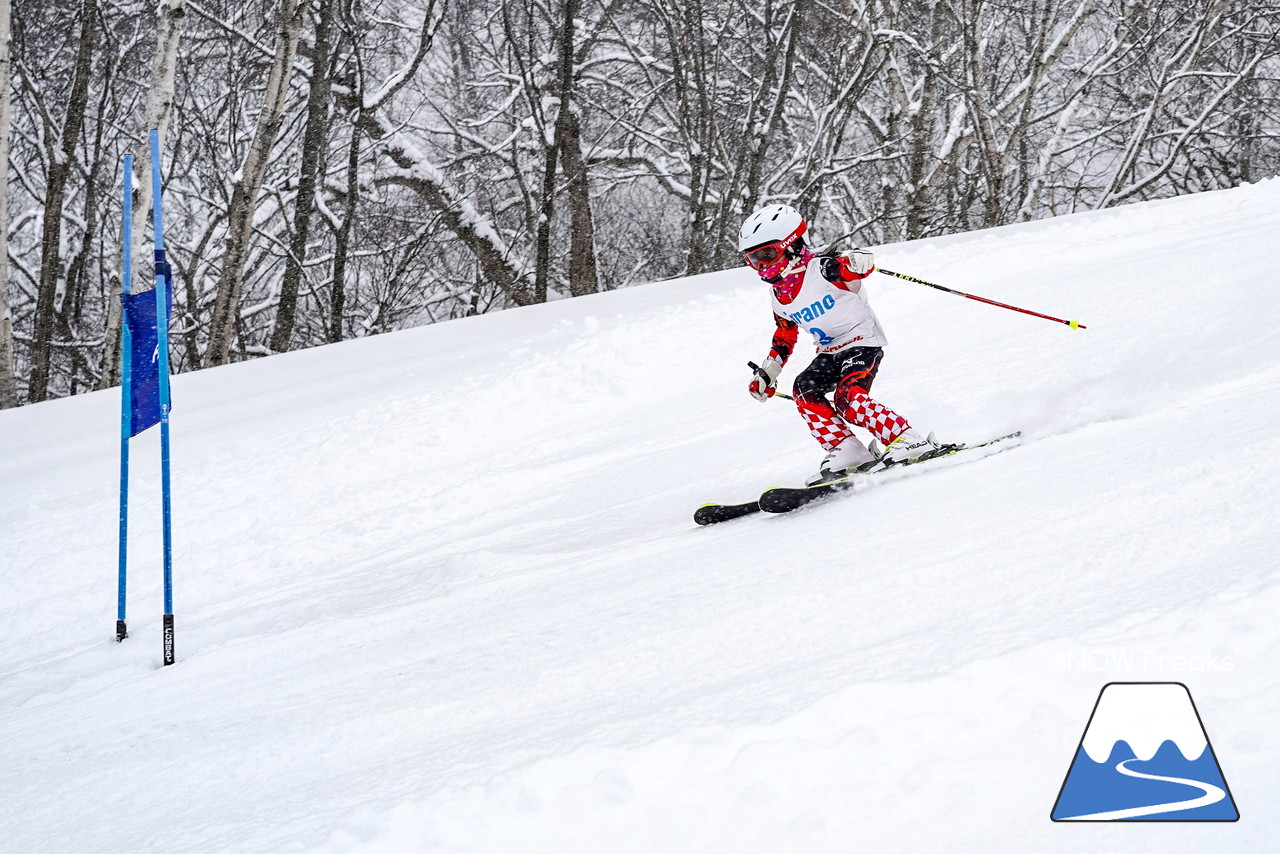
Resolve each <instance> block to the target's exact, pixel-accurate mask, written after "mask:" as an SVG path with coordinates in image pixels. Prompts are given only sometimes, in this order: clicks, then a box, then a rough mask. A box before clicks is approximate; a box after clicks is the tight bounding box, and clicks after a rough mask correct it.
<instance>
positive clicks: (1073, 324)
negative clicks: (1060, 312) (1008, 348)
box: [876, 267, 1089, 329]
mask: <svg viewBox="0 0 1280 854" xmlns="http://www.w3.org/2000/svg"><path fill="white" fill-rule="evenodd" d="M876 269H877V270H879V271H880V272H881V273H884V274H885V275H886V276H896V277H897V278H899V279H905V280H906V281H908V282H915V283H916V284H917V285H925V286H927V287H930V288H936V289H938V290H940V291H946V292H947V293H949V294H955V295H956V296H958V297H968V298H969V299H971V300H977V301H978V302H985V303H986V304H987V305H994V306H997V307H999V308H1007V309H1009V310H1010V311H1020V312H1022V313H1023V314H1029V315H1031V316H1032V317H1043V318H1044V319H1045V320H1052V321H1053V322H1054V323H1061V324H1064V325H1066V326H1070V327H1071V328H1072V329H1088V328H1089V327H1087V326H1085V325H1084V324H1083V323H1081V322H1080V321H1078V320H1063V319H1062V318H1060V317H1050V316H1049V315H1047V314H1041V313H1040V312H1038V311H1031V310H1030V309H1026V308H1018V307H1017V306H1016V305H1007V304H1005V303H1002V302H996V301H995V300H993V299H987V298H986V297H979V296H974V295H973V294H966V293H965V292H963V291H953V290H952V289H951V288H944V287H943V286H942V285H935V284H934V283H933V282H926V281H925V280H924V279H917V278H916V277H915V276H908V275H906V274H905V273H895V272H893V271H892V270H886V269H885V268H884V267H876Z"/></svg>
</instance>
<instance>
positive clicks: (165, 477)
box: [151, 130, 174, 664]
mask: <svg viewBox="0 0 1280 854" xmlns="http://www.w3.org/2000/svg"><path fill="white" fill-rule="evenodd" d="M151 198H152V199H153V202H152V210H153V223H154V226H155V236H156V288H155V292H156V355H157V358H158V359H159V362H160V365H159V367H160V484H161V502H162V505H163V508H164V510H163V516H164V663H165V664H173V662H174V655H173V528H172V524H171V518H170V488H169V307H168V305H167V304H166V303H167V300H166V299H165V297H166V295H167V293H168V291H167V287H168V281H169V279H170V273H169V265H168V263H167V262H166V261H165V257H164V219H163V217H162V216H161V213H160V131H159V130H153V131H151Z"/></svg>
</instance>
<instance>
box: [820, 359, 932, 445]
mask: <svg viewBox="0 0 1280 854" xmlns="http://www.w3.org/2000/svg"><path fill="white" fill-rule="evenodd" d="M883 356H884V350H882V349H881V348H879V347H853V348H851V349H849V350H844V351H842V352H840V353H820V354H819V355H818V357H817V358H815V359H814V360H813V363H812V364H810V365H809V367H807V368H805V369H804V370H803V371H801V372H800V375H799V376H797V377H796V383H795V398H796V408H797V409H799V410H800V415H801V417H803V418H804V420H805V422H806V423H807V424H808V425H809V432H810V433H812V434H813V437H814V438H815V439H817V440H818V444H820V445H822V447H823V448H825V449H826V450H828V451H830V450H832V449H833V448H835V447H836V446H837V445H839V444H840V443H841V442H843V441H844V440H845V439H847V438H849V437H850V436H852V435H853V431H852V430H851V429H850V425H853V426H856V427H862V428H864V429H866V430H868V431H870V432H871V434H872V435H873V436H875V437H876V439H878V440H879V441H880V443H881V444H882V445H888V444H889V443H890V442H892V441H893V440H894V439H896V438H898V437H899V436H901V435H902V434H903V433H905V432H906V430H907V428H908V427H910V426H911V425H909V424H908V423H907V419H905V418H903V417H902V416H901V415H899V414H897V413H896V412H894V411H893V410H891V409H889V408H887V407H886V406H885V405H884V404H882V403H879V402H877V401H875V400H872V399H871V395H870V394H868V392H870V391H871V383H872V382H873V381H874V380H875V378H876V371H878V370H879V369H880V359H881V358H882V357H883ZM832 390H834V391H835V405H834V406H832V404H831V402H829V401H828V400H827V394H828V393H829V392H831V391H832Z"/></svg>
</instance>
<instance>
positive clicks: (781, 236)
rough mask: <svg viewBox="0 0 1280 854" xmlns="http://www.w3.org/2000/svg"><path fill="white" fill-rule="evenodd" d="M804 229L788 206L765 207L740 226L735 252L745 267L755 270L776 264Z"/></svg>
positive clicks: (800, 221) (805, 225)
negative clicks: (737, 252) (736, 251)
mask: <svg viewBox="0 0 1280 854" xmlns="http://www.w3.org/2000/svg"><path fill="white" fill-rule="evenodd" d="M808 228H809V226H808V224H807V223H806V222H805V221H804V217H802V216H800V212H799V211H798V210H796V209H795V208H793V207H791V206H790V205H765V206H764V207H762V208H760V210H758V211H756V212H755V213H753V214H752V215H751V216H749V217H747V219H746V222H744V223H742V230H741V231H740V232H738V251H739V252H741V253H743V255H744V256H745V257H746V260H747V263H748V264H750V265H751V266H752V267H755V268H757V269H759V268H760V267H762V266H767V265H770V264H773V263H776V262H777V261H778V260H779V259H780V258H781V257H782V255H783V253H785V252H786V251H787V249H789V248H790V247H791V245H792V244H793V243H795V242H796V241H797V240H799V239H800V236H801V235H803V234H804V233H805V231H807V230H808ZM748 250H753V251H750V252H749V251H748ZM755 255H759V256H760V257H753V256H755Z"/></svg>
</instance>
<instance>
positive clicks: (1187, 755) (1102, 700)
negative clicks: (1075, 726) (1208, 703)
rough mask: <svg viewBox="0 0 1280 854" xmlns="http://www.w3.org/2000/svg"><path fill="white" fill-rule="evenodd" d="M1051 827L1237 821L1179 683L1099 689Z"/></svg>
mask: <svg viewBox="0 0 1280 854" xmlns="http://www.w3.org/2000/svg"><path fill="white" fill-rule="evenodd" d="M1052 818H1053V820H1054V821H1236V820H1237V819H1238V818H1240V813H1239V811H1238V810H1237V809H1236V804H1235V800H1234V799H1232V797H1231V791H1230V789H1228V788H1227V781H1226V780H1225V779H1224V778H1223V776H1222V769H1221V768H1220V767H1219V766H1218V759H1217V756H1216V755H1215V754H1214V752H1213V747H1212V745H1210V744H1209V737H1208V735H1206V734H1205V731H1204V724H1203V723H1201V721H1200V714H1199V712H1197V711H1196V707H1195V703H1194V702H1192V700H1191V692H1190V691H1188V690H1187V686H1185V685H1183V684H1182V683H1181V682H1112V683H1110V684H1108V685H1105V686H1103V688H1102V693H1101V694H1099V695H1098V702H1097V705H1095V706H1094V707H1093V714H1092V716H1090V718H1089V724H1088V726H1086V727H1085V731H1084V736H1083V737H1082V738H1081V739H1080V746H1079V747H1078V748H1077V749H1076V756H1075V759H1074V760H1073V761H1072V763H1071V770H1069V771H1068V772H1067V778H1066V780H1064V781H1063V783H1062V790H1061V791H1060V792H1059V793H1058V800H1057V803H1055V804H1054V805H1053V813H1052Z"/></svg>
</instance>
